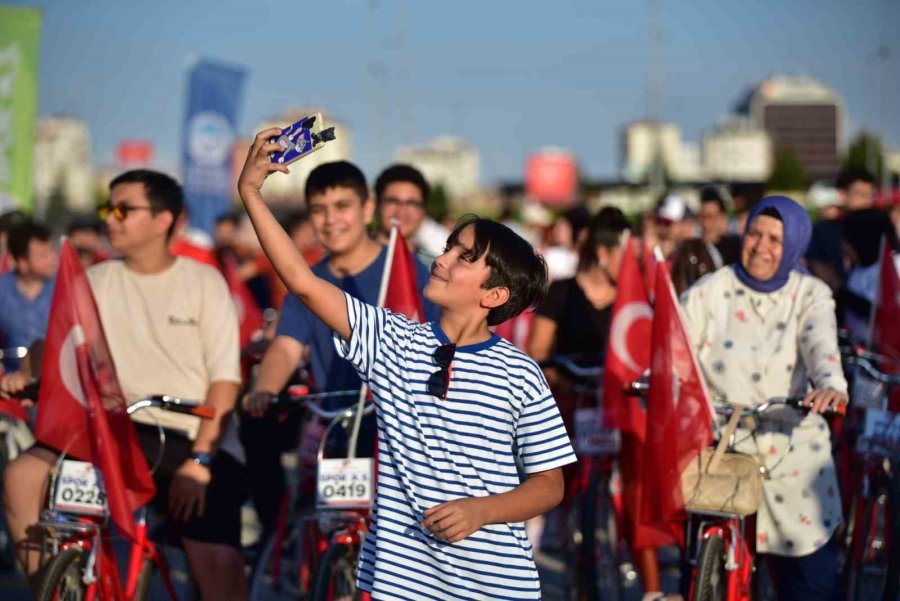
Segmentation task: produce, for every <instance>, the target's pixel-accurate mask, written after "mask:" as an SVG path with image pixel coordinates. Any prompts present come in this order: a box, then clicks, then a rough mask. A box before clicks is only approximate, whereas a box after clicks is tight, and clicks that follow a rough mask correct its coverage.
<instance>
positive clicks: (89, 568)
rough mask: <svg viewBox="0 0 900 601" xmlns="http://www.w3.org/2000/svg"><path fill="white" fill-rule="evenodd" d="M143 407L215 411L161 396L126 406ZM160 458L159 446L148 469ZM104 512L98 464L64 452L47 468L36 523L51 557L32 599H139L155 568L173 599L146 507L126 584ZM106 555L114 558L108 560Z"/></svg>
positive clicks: (140, 515)
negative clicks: (45, 497)
mask: <svg viewBox="0 0 900 601" xmlns="http://www.w3.org/2000/svg"><path fill="white" fill-rule="evenodd" d="M147 407H158V408H160V409H163V410H166V411H173V412H176V413H184V414H189V415H194V416H197V417H200V418H203V419H209V418H212V417H213V416H214V413H213V411H212V409H210V408H208V407H205V406H203V405H201V404H200V402H199V401H189V400H185V399H180V398H176V397H170V396H164V395H158V396H153V397H149V398H146V399H142V400H140V401H137V402H135V403H133V404H131V405H130V406H129V407H128V413H129V414H132V413H134V412H136V411H140V410H142V409H145V408H147ZM159 432H160V446H161V447H165V431H164V430H163V429H162V427H161V426H160V427H159ZM161 458H162V451H160V455H159V457H157V460H156V464H155V465H154V466H153V468H151V472H152V471H153V470H155V469H156V467H157V465H158V463H159V461H160V459H161ZM107 513H108V512H107V509H106V495H105V492H104V490H103V485H102V480H101V478H100V477H99V476H98V471H97V469H96V468H95V467H94V466H93V465H92V464H90V463H87V462H83V461H74V460H71V459H66V456H65V453H63V454H61V455H60V457H59V459H58V460H57V462H56V465H55V467H54V469H53V471H52V472H51V479H50V495H49V507H48V509H46V510H44V511H43V512H42V514H41V520H40V521H39V522H38V524H37V527H38V528H39V529H40V530H41V531H42V532H43V544H42V555H47V554H49V555H50V557H51V558H50V560H49V561H48V562H47V563H46V564H45V565H44V567H43V568H42V572H41V580H40V584H39V586H38V592H37V595H36V599H37V600H38V601H56V600H66V601H69V600H72V601H75V600H79V601H80V600H82V599H84V600H87V601H93V600H94V599H100V600H101V601H119V600H120V599H127V600H128V601H143V600H145V599H147V596H148V594H149V592H150V585H151V582H152V580H153V578H154V575H155V574H156V573H157V572H158V573H159V574H160V576H161V577H162V581H163V584H164V585H165V588H166V590H167V592H168V594H169V596H170V598H172V599H173V600H176V601H177V599H178V595H177V594H176V592H175V587H174V585H173V583H172V580H171V578H170V577H169V571H168V567H167V565H166V562H165V560H164V558H163V556H162V554H161V553H160V552H159V551H158V550H157V547H156V545H155V544H154V543H153V542H152V541H151V540H150V539H149V538H148V533H147V508H146V507H143V508H141V509H140V510H139V511H138V516H137V518H136V526H137V528H136V537H135V540H133V541H131V543H130V547H129V559H128V570H127V576H126V579H125V582H124V587H123V582H122V581H121V576H120V574H119V571H118V567H117V564H116V562H115V559H114V551H113V548H112V541H111V538H110V536H109V527H108V522H107V517H108V516H107ZM105 558H113V560H112V561H111V562H107V561H105Z"/></svg>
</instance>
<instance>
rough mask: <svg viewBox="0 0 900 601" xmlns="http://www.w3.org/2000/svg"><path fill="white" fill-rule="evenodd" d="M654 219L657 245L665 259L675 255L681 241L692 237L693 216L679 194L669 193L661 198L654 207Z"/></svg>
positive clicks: (693, 227)
mask: <svg viewBox="0 0 900 601" xmlns="http://www.w3.org/2000/svg"><path fill="white" fill-rule="evenodd" d="M654 217H655V221H656V236H657V239H658V244H659V247H660V249H661V250H662V253H663V255H664V256H665V257H666V258H668V257H671V256H672V255H673V254H675V249H676V248H678V244H679V243H680V242H681V241H683V240H687V239H688V238H692V237H693V236H694V229H695V226H696V223H695V220H694V214H693V212H691V210H690V209H689V208H688V206H687V201H685V199H684V197H683V196H681V195H679V194H672V193H669V194H666V195H665V196H663V197H662V200H660V201H659V204H657V205H656V211H655V213H654Z"/></svg>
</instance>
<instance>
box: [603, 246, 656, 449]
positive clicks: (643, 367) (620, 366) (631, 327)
mask: <svg viewBox="0 0 900 601" xmlns="http://www.w3.org/2000/svg"><path fill="white" fill-rule="evenodd" d="M634 242H636V241H634ZM634 242H632V240H631V239H630V238H629V239H628V241H627V242H626V244H625V253H624V254H623V256H622V269H621V270H620V272H619V281H618V283H617V284H616V302H615V303H614V304H613V310H612V318H611V320H610V325H609V339H608V341H607V345H606V367H605V371H604V374H603V414H604V420H605V423H606V425H607V426H609V427H611V428H616V429H618V430H620V431H622V432H623V433H631V434H633V435H635V436H636V437H637V438H638V439H639V440H643V439H644V430H645V413H644V409H643V408H642V407H641V403H640V401H639V400H638V399H637V398H635V397H629V396H626V395H625V392H624V390H625V387H626V386H628V385H629V384H630V383H631V382H633V381H634V380H636V379H637V378H639V377H640V376H641V375H642V374H643V373H644V372H645V371H647V368H648V367H650V347H649V346H648V345H647V341H648V340H650V319H651V318H652V317H653V310H652V309H651V308H650V301H649V300H648V298H647V289H646V287H645V286H644V280H643V279H642V276H641V269H640V266H639V265H638V261H637V257H636V256H635V244H634Z"/></svg>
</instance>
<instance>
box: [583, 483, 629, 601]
mask: <svg viewBox="0 0 900 601" xmlns="http://www.w3.org/2000/svg"><path fill="white" fill-rule="evenodd" d="M618 535H619V533H618V532H617V531H616V514H615V509H614V507H613V501H612V496H611V494H610V490H609V475H608V474H600V473H594V474H591V477H590V479H589V480H588V486H587V490H586V491H585V494H584V506H583V509H582V510H581V537H582V538H581V541H582V542H581V561H580V563H581V565H582V569H583V570H584V575H583V580H582V584H583V586H584V592H585V593H586V595H587V598H588V599H589V601H601V600H604V601H605V600H610V601H616V600H618V599H619V597H620V595H621V581H620V579H619V576H620V571H619V565H620V562H621V559H622V558H621V555H620V553H619V544H618V543H619V536H618Z"/></svg>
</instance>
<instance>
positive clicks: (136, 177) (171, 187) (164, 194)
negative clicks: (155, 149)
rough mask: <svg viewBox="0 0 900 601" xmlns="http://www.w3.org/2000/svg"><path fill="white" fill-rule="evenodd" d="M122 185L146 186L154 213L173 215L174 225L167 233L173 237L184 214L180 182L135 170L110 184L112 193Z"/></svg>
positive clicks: (163, 175)
mask: <svg viewBox="0 0 900 601" xmlns="http://www.w3.org/2000/svg"><path fill="white" fill-rule="evenodd" d="M121 184H144V193H145V194H146V195H147V200H148V201H149V202H150V207H151V208H152V209H153V213H154V214H156V213H160V212H162V211H167V212H169V213H171V214H172V225H170V226H169V231H167V232H166V237H167V238H169V237H171V236H172V233H173V232H174V231H175V226H176V225H177V224H178V218H179V217H181V213H182V212H184V193H183V192H182V190H181V186H180V185H179V184H178V182H176V181H175V180H174V179H172V178H171V177H169V176H168V175H166V174H165V173H160V172H159V171H151V170H149V169H134V170H133V171H126V172H125V173H123V174H121V175H119V176H117V177H116V178H115V179H113V181H111V182H109V190H110V192H112V189H113V188H115V187H116V186H119V185H121Z"/></svg>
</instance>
